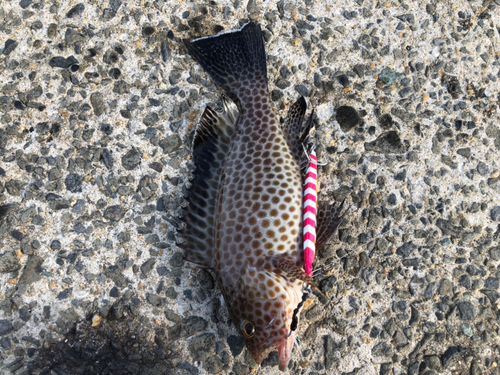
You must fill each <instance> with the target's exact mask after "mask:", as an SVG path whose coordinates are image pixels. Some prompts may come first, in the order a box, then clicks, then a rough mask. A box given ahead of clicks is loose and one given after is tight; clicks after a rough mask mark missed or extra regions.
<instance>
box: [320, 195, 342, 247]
mask: <svg viewBox="0 0 500 375" xmlns="http://www.w3.org/2000/svg"><path fill="white" fill-rule="evenodd" d="M344 202H345V201H342V203H341V204H337V203H336V202H335V203H332V204H328V203H327V202H325V201H320V202H319V203H318V216H317V227H316V250H319V249H321V248H322V247H323V246H325V245H326V244H327V243H328V241H330V239H331V238H332V237H333V235H334V234H335V232H336V231H337V229H338V227H339V226H340V224H341V223H342V220H344V216H345V215H346V213H347V212H348V211H349V208H347V210H345V212H344V213H343V214H342V215H341V214H340V213H341V212H342V209H343V207H344Z"/></svg>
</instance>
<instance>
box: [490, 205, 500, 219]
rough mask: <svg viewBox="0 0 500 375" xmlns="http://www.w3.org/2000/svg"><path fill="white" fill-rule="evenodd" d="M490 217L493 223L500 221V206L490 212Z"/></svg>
mask: <svg viewBox="0 0 500 375" xmlns="http://www.w3.org/2000/svg"><path fill="white" fill-rule="evenodd" d="M490 217H491V220H493V221H500V206H494V207H493V208H492V209H491V210H490Z"/></svg>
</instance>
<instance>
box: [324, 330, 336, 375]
mask: <svg viewBox="0 0 500 375" xmlns="http://www.w3.org/2000/svg"><path fill="white" fill-rule="evenodd" d="M324 348H325V354H324V357H325V367H326V369H327V370H330V369H332V368H333V367H334V366H335V364H336V363H337V361H338V360H339V358H338V356H337V348H338V345H337V344H336V343H335V341H334V340H333V338H332V337H330V336H325V346H324Z"/></svg>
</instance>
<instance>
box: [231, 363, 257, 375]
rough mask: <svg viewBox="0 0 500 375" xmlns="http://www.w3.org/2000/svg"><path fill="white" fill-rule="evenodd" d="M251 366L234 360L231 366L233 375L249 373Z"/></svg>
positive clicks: (247, 374) (246, 374)
mask: <svg viewBox="0 0 500 375" xmlns="http://www.w3.org/2000/svg"><path fill="white" fill-rule="evenodd" d="M251 370H252V369H251V368H250V367H249V366H247V365H244V364H243V363H241V362H236V363H235V364H234V366H233V372H234V375H249V374H250V372H251Z"/></svg>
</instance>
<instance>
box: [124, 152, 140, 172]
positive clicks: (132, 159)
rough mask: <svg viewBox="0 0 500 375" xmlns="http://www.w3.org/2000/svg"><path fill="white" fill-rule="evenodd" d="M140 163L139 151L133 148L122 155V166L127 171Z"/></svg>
mask: <svg viewBox="0 0 500 375" xmlns="http://www.w3.org/2000/svg"><path fill="white" fill-rule="evenodd" d="M140 163H141V153H140V152H139V151H137V149H135V148H133V149H131V150H130V151H128V152H127V153H126V154H125V155H123V156H122V166H123V168H125V169H126V170H128V171H131V170H134V169H135V168H136V167H137V166H138V165H139V164H140Z"/></svg>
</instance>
